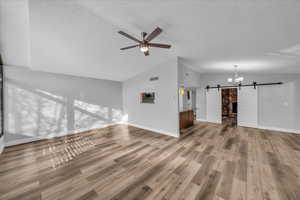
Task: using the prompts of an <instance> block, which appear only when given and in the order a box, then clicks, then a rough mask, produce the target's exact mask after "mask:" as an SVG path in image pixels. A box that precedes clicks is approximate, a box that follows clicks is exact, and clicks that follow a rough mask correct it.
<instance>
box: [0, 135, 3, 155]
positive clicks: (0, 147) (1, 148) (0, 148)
mask: <svg viewBox="0 0 300 200" xmlns="http://www.w3.org/2000/svg"><path fill="white" fill-rule="evenodd" d="M3 148H4V137H1V138H0V154H1V153H2V151H3Z"/></svg>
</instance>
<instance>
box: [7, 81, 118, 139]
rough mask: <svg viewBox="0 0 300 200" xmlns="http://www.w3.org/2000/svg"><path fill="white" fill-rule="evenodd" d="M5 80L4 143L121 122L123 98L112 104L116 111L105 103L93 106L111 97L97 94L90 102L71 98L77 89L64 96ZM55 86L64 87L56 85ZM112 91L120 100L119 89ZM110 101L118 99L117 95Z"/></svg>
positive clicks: (48, 136) (63, 133)
mask: <svg viewBox="0 0 300 200" xmlns="http://www.w3.org/2000/svg"><path fill="white" fill-rule="evenodd" d="M52 76H53V75H52ZM58 76H59V75H58ZM4 81H5V90H6V97H5V98H6V100H7V101H6V110H5V115H6V116H5V119H6V136H5V141H6V142H10V141H13V140H19V139H24V138H28V137H29V138H31V137H33V138H51V137H56V136H62V135H66V134H67V133H74V132H80V131H84V130H88V129H94V128H99V127H103V126H105V125H108V124H112V123H116V122H121V121H122V120H123V114H122V110H121V102H122V99H120V100H119V101H120V105H118V104H119V103H118V100H117V103H112V104H115V108H114V107H112V106H113V105H109V104H107V103H106V104H103V105H102V104H101V103H95V102H101V96H103V95H110V94H99V95H98V96H96V98H95V96H94V98H93V100H92V99H90V100H89V98H86V97H82V98H80V95H74V94H73V95H72V93H74V91H75V93H79V91H80V88H78V91H77V92H76V90H74V87H72V88H69V90H71V91H67V92H66V91H65V94H62V92H58V93H57V94H56V93H54V92H53V90H51V92H50V91H47V90H46V89H47V88H43V86H42V85H43V84H41V87H40V86H39V87H32V84H26V83H24V82H23V81H22V82H19V81H16V80H14V79H10V78H6V79H5V80H4ZM45 81H47V80H45ZM54 84H56V83H54ZM66 84H68V83H66ZM69 84H72V82H71V83H69ZM114 84H115V83H114ZM33 85H34V84H33ZM56 87H58V88H59V87H63V86H60V85H59V84H57V86H56ZM97 87H98V88H99V87H102V86H101V84H99V85H94V88H97ZM114 88H115V87H114ZM117 89H118V88H117ZM64 90H65V89H64ZM72 90H73V92H72ZM108 90H109V89H108ZM92 91H93V93H96V92H97V90H92ZM90 92H91V91H90ZM114 92H115V93H116V95H118V94H117V93H118V92H119V93H120V98H121V93H122V92H121V87H120V91H112V93H114ZM87 96H88V95H87ZM97 98H98V100H97ZM105 98H107V97H105ZM112 98H118V96H113V97H112Z"/></svg>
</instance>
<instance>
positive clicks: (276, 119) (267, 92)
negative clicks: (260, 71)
mask: <svg viewBox="0 0 300 200" xmlns="http://www.w3.org/2000/svg"><path fill="white" fill-rule="evenodd" d="M229 76H232V74H201V88H200V89H198V90H199V92H198V94H197V95H198V97H199V98H198V100H199V101H198V102H197V103H198V105H199V107H200V110H203V112H201V113H200V114H199V117H198V116H197V118H201V119H203V116H205V115H206V114H204V113H205V112H206V110H205V107H206V102H205V101H203V99H204V97H205V90H204V89H203V88H204V87H205V86H206V85H210V86H216V85H217V84H221V85H225V84H226V85H228V84H227V83H226V80H227V78H228V77H229ZM244 78H245V81H244V83H251V82H252V81H257V82H278V81H282V82H284V84H283V85H276V86H263V87H259V88H258V127H260V128H267V129H276V130H283V131H290V132H299V133H300V106H299V102H300V75H299V74H295V75H293V74H269V75H256V74H248V75H244ZM201 99H202V100H201ZM199 112H200V111H199Z"/></svg>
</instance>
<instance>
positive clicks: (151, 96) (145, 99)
mask: <svg viewBox="0 0 300 200" xmlns="http://www.w3.org/2000/svg"><path fill="white" fill-rule="evenodd" d="M141 103H150V104H154V103H155V93H154V92H143V93H141Z"/></svg>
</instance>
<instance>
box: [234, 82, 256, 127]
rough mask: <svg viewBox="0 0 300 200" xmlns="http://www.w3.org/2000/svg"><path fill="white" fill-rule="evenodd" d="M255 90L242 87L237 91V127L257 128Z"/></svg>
mask: <svg viewBox="0 0 300 200" xmlns="http://www.w3.org/2000/svg"><path fill="white" fill-rule="evenodd" d="M257 101H258V98H257V89H254V88H253V87H243V88H241V89H240V90H239V91H238V125H239V126H246V127H257V124H258V119H257V118H258V114H257V113H258V108H257Z"/></svg>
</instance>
